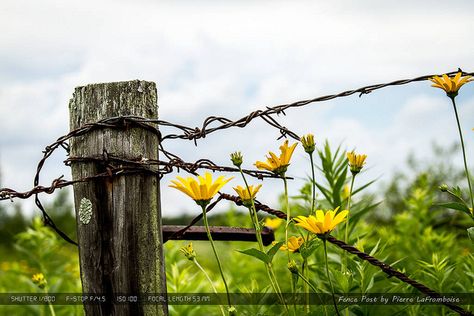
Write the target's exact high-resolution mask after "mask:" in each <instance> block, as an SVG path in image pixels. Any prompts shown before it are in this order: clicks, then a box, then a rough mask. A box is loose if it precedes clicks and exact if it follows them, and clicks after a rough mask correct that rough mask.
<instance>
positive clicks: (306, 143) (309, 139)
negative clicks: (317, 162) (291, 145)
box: [301, 134, 316, 154]
mask: <svg viewBox="0 0 474 316" xmlns="http://www.w3.org/2000/svg"><path fill="white" fill-rule="evenodd" d="M301 144H302V145H303V148H304V151H305V152H307V153H308V154H312V153H313V151H314V149H315V147H316V145H315V144H314V135H313V134H307V135H304V136H303V137H301Z"/></svg>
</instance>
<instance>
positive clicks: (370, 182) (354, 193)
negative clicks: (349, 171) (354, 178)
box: [352, 179, 378, 196]
mask: <svg viewBox="0 0 474 316" xmlns="http://www.w3.org/2000/svg"><path fill="white" fill-rule="evenodd" d="M377 180H378V179H375V180H372V181H369V182H368V183H366V184H364V185H363V186H361V187H360V188H357V189H355V190H354V191H353V192H352V196H354V195H356V194H357V193H358V192H360V191H362V190H364V189H365V188H367V187H368V186H369V185H371V184H373V183H374V182H375V181H377Z"/></svg>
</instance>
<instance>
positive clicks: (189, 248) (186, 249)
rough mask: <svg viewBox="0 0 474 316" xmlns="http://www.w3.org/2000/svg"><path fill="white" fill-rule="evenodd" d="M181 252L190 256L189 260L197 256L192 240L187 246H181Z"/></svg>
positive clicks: (187, 256)
mask: <svg viewBox="0 0 474 316" xmlns="http://www.w3.org/2000/svg"><path fill="white" fill-rule="evenodd" d="M180 250H181V252H182V253H183V254H184V255H185V256H186V258H188V260H194V258H196V252H195V251H194V248H193V243H192V242H190V243H189V244H188V245H187V246H184V247H181V248H180Z"/></svg>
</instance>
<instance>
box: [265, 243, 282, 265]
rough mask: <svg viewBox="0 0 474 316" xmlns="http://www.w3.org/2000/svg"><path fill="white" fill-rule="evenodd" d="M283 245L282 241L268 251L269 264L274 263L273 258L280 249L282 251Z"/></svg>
mask: <svg viewBox="0 0 474 316" xmlns="http://www.w3.org/2000/svg"><path fill="white" fill-rule="evenodd" d="M281 245H283V241H280V242H278V243H276V244H275V245H273V246H272V248H270V249H269V250H268V251H267V257H268V263H271V262H272V260H273V257H274V256H275V254H276V253H277V251H278V249H280V247H281Z"/></svg>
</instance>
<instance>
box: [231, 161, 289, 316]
mask: <svg viewBox="0 0 474 316" xmlns="http://www.w3.org/2000/svg"><path fill="white" fill-rule="evenodd" d="M239 171H240V175H241V176H242V179H243V180H244V183H245V187H246V188H247V192H248V194H249V196H251V193H250V187H249V185H248V182H247V179H246V178H245V175H244V173H243V171H242V168H241V167H239ZM251 203H252V204H251V207H249V208H248V209H249V213H250V218H251V220H252V223H253V226H254V228H255V234H256V236H257V242H258V247H259V249H260V251H262V252H264V247H263V240H262V230H261V229H260V223H259V221H258V216H257V209H256V208H255V202H254V200H253V199H252V200H251ZM265 268H266V270H267V275H268V278H269V279H270V283H271V285H272V287H273V290H274V291H275V292H276V293H277V295H278V298H279V299H280V301H281V303H282V304H283V305H284V306H285V310H286V311H287V312H288V306H287V305H286V302H285V299H284V297H283V295H282V294H281V289H280V286H279V285H278V281H277V279H276V277H275V276H274V273H273V267H272V264H271V263H267V264H265Z"/></svg>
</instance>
